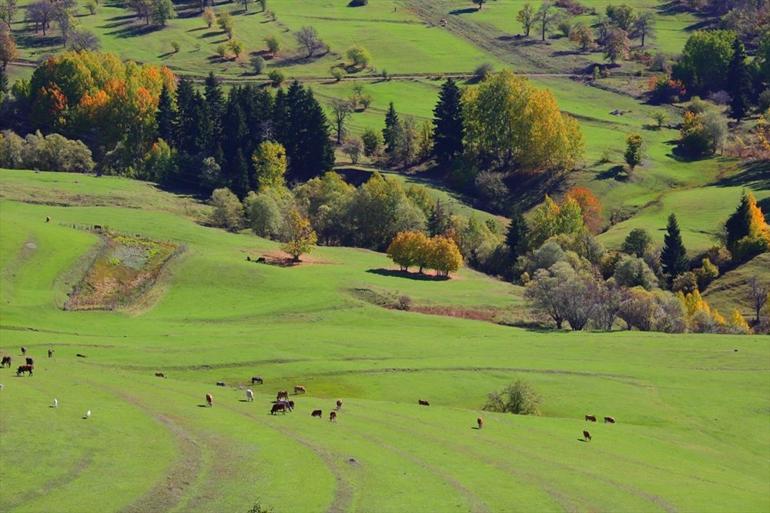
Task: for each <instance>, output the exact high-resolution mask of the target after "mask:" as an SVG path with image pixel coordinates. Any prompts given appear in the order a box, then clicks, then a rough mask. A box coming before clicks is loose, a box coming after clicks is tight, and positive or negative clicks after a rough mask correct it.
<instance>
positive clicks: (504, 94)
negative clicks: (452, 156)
mask: <svg viewBox="0 0 770 513" xmlns="http://www.w3.org/2000/svg"><path fill="white" fill-rule="evenodd" d="M463 123H464V128H465V141H464V145H465V149H466V150H467V152H468V153H469V154H470V155H471V156H473V157H474V158H475V160H476V161H477V162H478V164H479V165H480V166H481V167H490V166H491V167H497V168H502V169H510V168H514V167H520V168H524V169H528V170H544V169H548V168H564V169H569V168H571V167H573V166H575V164H576V163H577V161H578V160H579V159H580V158H581V156H582V153H583V137H582V134H581V132H580V128H579V126H578V124H577V122H576V121H575V120H574V119H573V118H571V117H570V116H568V115H566V114H563V113H562V112H561V111H559V107H558V105H557V103H556V99H555V98H554V96H553V94H551V92H550V91H546V90H538V89H535V88H534V87H533V86H532V85H531V84H530V82H529V81H528V80H527V79H526V78H523V77H519V76H516V75H514V74H513V73H512V72H510V71H503V72H500V73H497V74H494V75H491V76H490V77H489V78H487V79H486V80H484V81H483V82H482V83H481V84H479V85H477V86H475V87H470V88H468V89H466V90H465V92H464V94H463Z"/></svg>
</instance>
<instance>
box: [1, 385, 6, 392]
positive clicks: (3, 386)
mask: <svg viewBox="0 0 770 513" xmlns="http://www.w3.org/2000/svg"><path fill="white" fill-rule="evenodd" d="M4 388H5V385H3V384H2V383H0V392H2V391H3V389H4Z"/></svg>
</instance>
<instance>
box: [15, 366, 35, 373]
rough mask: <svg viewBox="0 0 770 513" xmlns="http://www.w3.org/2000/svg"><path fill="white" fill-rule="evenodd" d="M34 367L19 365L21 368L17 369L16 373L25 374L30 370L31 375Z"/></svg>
mask: <svg viewBox="0 0 770 513" xmlns="http://www.w3.org/2000/svg"><path fill="white" fill-rule="evenodd" d="M32 369H34V367H33V366H32V365H19V368H18V369H16V375H17V376H23V375H24V373H25V372H29V375H30V376H31V375H32Z"/></svg>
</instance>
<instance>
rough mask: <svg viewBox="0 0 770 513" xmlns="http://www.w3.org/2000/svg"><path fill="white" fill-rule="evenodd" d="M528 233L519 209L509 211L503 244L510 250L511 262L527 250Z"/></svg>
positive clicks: (525, 222)
mask: <svg viewBox="0 0 770 513" xmlns="http://www.w3.org/2000/svg"><path fill="white" fill-rule="evenodd" d="M528 235H529V228H528V227H527V221H526V220H525V219H524V216H523V215H522V213H521V211H520V210H519V209H514V211H513V212H512V213H511V223H510V224H509V225H508V231H507V232H506V233H505V244H506V245H507V246H508V250H509V251H510V255H511V261H512V262H516V259H517V258H518V257H519V256H521V255H523V254H524V253H525V252H526V251H527V237H528Z"/></svg>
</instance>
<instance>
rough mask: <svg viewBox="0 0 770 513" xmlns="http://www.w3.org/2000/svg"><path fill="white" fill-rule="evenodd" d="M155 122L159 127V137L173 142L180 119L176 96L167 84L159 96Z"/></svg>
mask: <svg viewBox="0 0 770 513" xmlns="http://www.w3.org/2000/svg"><path fill="white" fill-rule="evenodd" d="M155 122H156V124H157V127H158V137H159V138H161V139H163V140H164V141H166V142H168V143H169V144H171V143H172V142H173V141H174V139H175V134H176V131H177V122H178V119H177V111H176V105H174V97H173V96H172V95H171V92H170V91H169V90H168V88H167V87H166V86H165V85H164V86H163V89H161V91H160V97H159V98H158V111H157V113H156V115H155Z"/></svg>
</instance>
